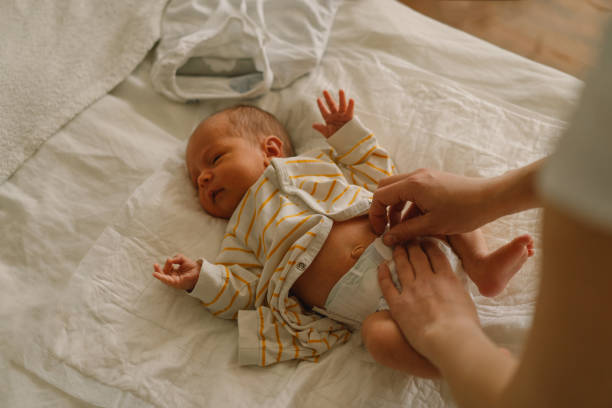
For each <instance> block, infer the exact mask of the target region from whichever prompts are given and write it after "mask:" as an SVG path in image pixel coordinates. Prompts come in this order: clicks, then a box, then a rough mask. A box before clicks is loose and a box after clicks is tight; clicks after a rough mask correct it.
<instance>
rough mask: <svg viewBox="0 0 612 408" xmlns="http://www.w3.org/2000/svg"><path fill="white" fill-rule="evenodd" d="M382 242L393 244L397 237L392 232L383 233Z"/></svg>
mask: <svg viewBox="0 0 612 408" xmlns="http://www.w3.org/2000/svg"><path fill="white" fill-rule="evenodd" d="M383 242H384V243H385V245H394V244H395V243H396V242H397V237H396V236H395V235H392V234H385V236H384V237H383Z"/></svg>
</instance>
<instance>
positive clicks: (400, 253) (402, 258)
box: [393, 245, 416, 288]
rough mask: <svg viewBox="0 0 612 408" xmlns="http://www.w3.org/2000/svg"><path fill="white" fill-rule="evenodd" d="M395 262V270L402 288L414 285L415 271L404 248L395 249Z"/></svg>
mask: <svg viewBox="0 0 612 408" xmlns="http://www.w3.org/2000/svg"><path fill="white" fill-rule="evenodd" d="M393 262H395V270H396V271H397V277H398V278H399V281H400V283H401V284H402V288H406V287H408V285H413V284H414V281H415V279H416V275H415V271H414V268H413V267H412V264H410V260H409V259H408V255H407V254H406V250H405V249H404V247H403V246H401V245H397V246H396V247H395V248H394V249H393Z"/></svg>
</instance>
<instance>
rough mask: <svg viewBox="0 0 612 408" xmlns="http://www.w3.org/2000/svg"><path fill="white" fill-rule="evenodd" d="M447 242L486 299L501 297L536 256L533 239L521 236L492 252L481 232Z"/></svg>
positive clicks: (451, 236)
mask: <svg viewBox="0 0 612 408" xmlns="http://www.w3.org/2000/svg"><path fill="white" fill-rule="evenodd" d="M448 240H449V242H450V244H451V246H452V247H453V249H454V250H455V252H456V253H457V255H458V256H459V258H461V263H462V264H463V269H464V270H465V272H466V273H467V274H468V276H469V277H470V279H472V281H473V282H474V283H475V284H476V286H478V289H479V290H480V293H481V294H483V295H484V296H495V295H497V294H499V293H500V292H501V291H502V290H504V288H505V287H506V285H507V284H508V281H509V280H510V279H511V278H512V277H513V276H514V274H515V273H516V272H518V271H519V269H521V267H522V266H523V264H524V263H525V261H526V260H527V258H529V257H530V256H531V255H533V238H531V236H530V235H528V234H525V235H521V236H519V237H517V238H515V239H513V240H512V241H511V242H509V243H507V244H506V245H504V246H502V247H500V248H499V249H497V250H495V251H493V252H489V250H488V248H487V244H486V243H485V240H484V237H483V235H482V232H481V231H480V230H475V231H472V232H468V233H465V234H457V235H450V236H449V237H448Z"/></svg>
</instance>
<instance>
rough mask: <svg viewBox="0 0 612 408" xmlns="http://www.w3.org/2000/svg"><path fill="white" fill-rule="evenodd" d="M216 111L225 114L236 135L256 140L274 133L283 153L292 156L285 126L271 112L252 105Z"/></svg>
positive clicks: (291, 148)
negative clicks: (281, 144)
mask: <svg viewBox="0 0 612 408" xmlns="http://www.w3.org/2000/svg"><path fill="white" fill-rule="evenodd" d="M217 113H225V114H227V118H228V120H229V122H230V123H231V124H232V127H233V129H234V130H235V131H236V133H237V136H244V135H246V136H248V137H250V138H251V139H252V140H253V141H254V142H258V141H259V140H260V138H261V137H262V136H268V135H274V136H276V137H278V138H279V139H280V140H282V141H283V155H284V156H285V157H290V156H293V147H292V146H291V140H290V139H289V135H288V134H287V131H286V130H285V127H284V126H283V125H282V124H281V123H280V122H279V120H278V119H277V118H276V117H275V116H274V115H272V114H271V113H269V112H267V111H265V110H263V109H261V108H258V107H257V106H252V105H236V106H232V107H231V108H227V109H224V110H222V111H220V112H217Z"/></svg>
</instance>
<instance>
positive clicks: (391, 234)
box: [383, 213, 438, 245]
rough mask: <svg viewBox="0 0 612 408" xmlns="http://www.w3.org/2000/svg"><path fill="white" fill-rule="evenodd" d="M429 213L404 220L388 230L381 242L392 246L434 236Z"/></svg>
mask: <svg viewBox="0 0 612 408" xmlns="http://www.w3.org/2000/svg"><path fill="white" fill-rule="evenodd" d="M431 217H432V216H431V213H427V214H424V215H419V216H418V217H414V218H409V219H406V220H404V221H402V222H400V223H399V224H396V225H394V226H392V227H391V228H389V231H387V233H386V234H385V235H384V237H383V242H384V243H385V244H387V245H394V244H396V243H398V242H403V241H408V240H410V239H413V238H417V237H420V236H423V235H431V234H435V233H437V232H438V231H434V230H433V228H432V225H431V224H432V218H431Z"/></svg>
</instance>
